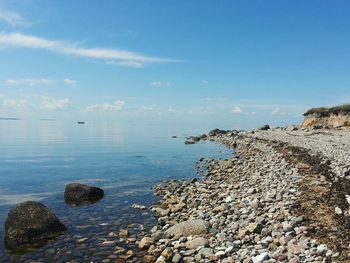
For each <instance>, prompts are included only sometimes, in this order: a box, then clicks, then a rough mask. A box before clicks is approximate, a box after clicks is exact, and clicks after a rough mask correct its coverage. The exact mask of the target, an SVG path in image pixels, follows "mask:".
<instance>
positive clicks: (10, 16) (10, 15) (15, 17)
mask: <svg viewBox="0 0 350 263" xmlns="http://www.w3.org/2000/svg"><path fill="white" fill-rule="evenodd" d="M0 20H2V21H4V22H5V23H7V24H9V25H11V26H21V25H25V24H26V21H25V19H24V18H23V17H22V16H21V15H20V14H18V13H16V12H12V11H8V10H5V9H3V8H0Z"/></svg>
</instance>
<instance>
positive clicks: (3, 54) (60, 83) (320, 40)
mask: <svg viewBox="0 0 350 263" xmlns="http://www.w3.org/2000/svg"><path fill="white" fill-rule="evenodd" d="M349 10H350V2H349V1H337V0H334V1H330V0H329V1H323V0H317V1H316V0H310V1H304V0H303V1H301V0H296V1H280V0H269V1H262V0H261V1H257V0H256V1H243V0H242V1H239V0H235V1H232V0H220V1H212V0H210V1H209V0H178V1H170V0H162V1H160V0H159V1H153V0H151V1H146V0H143V1H140V0H128V1H125V0H123V1H122V0H104V1H93V0H89V1H87V0H75V1H70V0H60V1H56V0H0V117H2V118H4V117H16V118H21V119H46V118H47V119H56V120H64V121H74V122H75V121H78V120H79V121H81V120H84V121H103V120H104V121H114V120H118V121H129V122H132V121H134V122H158V123H168V122H173V123H177V124H179V125H181V124H183V125H187V124H189V123H191V124H192V125H197V126H198V127H206V128H207V127H212V128H215V127H221V128H227V129H228V128H234V127H237V128H253V127H256V126H258V125H262V124H265V123H270V124H272V125H287V124H288V123H294V124H298V123H300V122H301V121H302V118H303V116H302V114H303V113H304V112H305V111H306V110H307V109H309V108H310V107H317V106H333V105H338V104H342V103H347V102H350V74H349V69H350V67H349V66H350V31H349V28H350V16H349V15H348V11H349ZM214 126H215V127H214Z"/></svg>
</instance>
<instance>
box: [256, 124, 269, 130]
mask: <svg viewBox="0 0 350 263" xmlns="http://www.w3.org/2000/svg"><path fill="white" fill-rule="evenodd" d="M258 130H260V131H267V130H270V126H269V125H268V124H265V125H264V126H261V127H260V128H259V129H258Z"/></svg>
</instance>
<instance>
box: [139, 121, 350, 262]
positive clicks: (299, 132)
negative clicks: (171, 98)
mask: <svg viewBox="0 0 350 263" xmlns="http://www.w3.org/2000/svg"><path fill="white" fill-rule="evenodd" d="M206 139H210V140H215V141H219V142H221V143H224V144H226V145H227V146H228V147H231V148H234V149H236V154H235V156H233V158H232V159H227V160H215V159H209V160H208V159H205V160H200V162H198V166H197V168H198V169H199V170H204V177H203V179H201V180H196V179H194V180H192V181H167V182H164V183H162V184H160V185H158V186H157V187H156V188H155V193H156V194H157V195H159V196H161V197H162V201H161V202H160V204H159V205H154V206H153V207H152V210H153V211H154V212H155V213H156V214H157V215H158V216H159V219H158V225H156V226H154V227H153V228H152V229H151V231H150V232H149V233H148V234H146V235H145V236H144V237H143V238H142V240H141V241H140V242H139V243H138V246H139V248H140V249H142V250H144V251H145V254H146V255H145V256H144V258H143V261H144V262H158V263H161V262H174V263H175V262H222V263H229V262H246V263H248V262H253V263H260V262H266V263H267V262H290V263H293V262H295V263H296V262H349V261H350V254H349V252H350V250H349V241H350V216H349V212H350V210H349V203H350V182H349V180H348V177H350V155H349V147H350V131H349V130H346V129H338V130H333V129H332V130H329V129H322V130H308V129H298V128H296V127H288V128H277V129H263V130H257V131H252V132H245V131H243V132H238V131H227V132H226V131H223V132H213V133H209V135H208V137H207V138H206ZM189 147H190V146H189Z"/></svg>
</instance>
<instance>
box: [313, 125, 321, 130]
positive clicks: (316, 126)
mask: <svg viewBox="0 0 350 263" xmlns="http://www.w3.org/2000/svg"><path fill="white" fill-rule="evenodd" d="M313 129H314V130H321V129H323V126H322V125H314V126H313Z"/></svg>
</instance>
